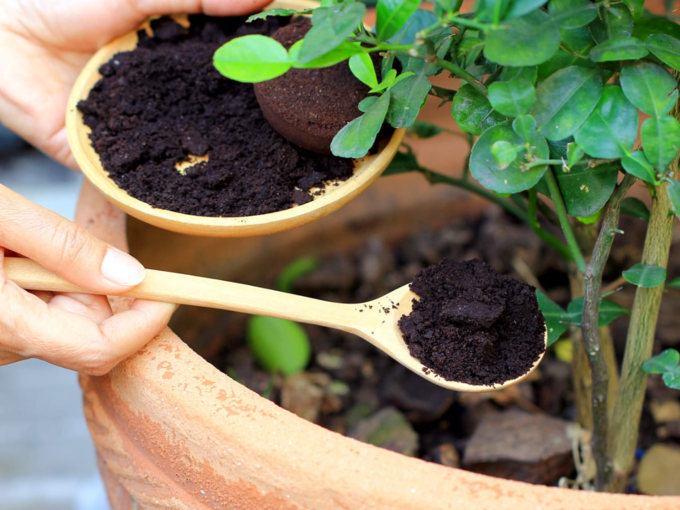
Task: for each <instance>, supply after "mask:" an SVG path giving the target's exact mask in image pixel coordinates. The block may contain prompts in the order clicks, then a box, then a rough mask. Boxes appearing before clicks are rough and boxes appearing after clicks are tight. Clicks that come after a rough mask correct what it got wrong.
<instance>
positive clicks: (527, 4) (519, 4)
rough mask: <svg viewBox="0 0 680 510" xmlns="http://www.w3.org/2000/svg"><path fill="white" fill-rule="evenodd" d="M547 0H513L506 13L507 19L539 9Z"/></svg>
mask: <svg viewBox="0 0 680 510" xmlns="http://www.w3.org/2000/svg"><path fill="white" fill-rule="evenodd" d="M546 2H547V0H511V2H510V6H509V7H508V10H507V12H506V13H505V19H510V18H518V17H519V16H524V15H525V14H528V13H530V12H531V11H533V10H534V9H538V8H539V7H540V6H542V5H543V4H544V3H546Z"/></svg>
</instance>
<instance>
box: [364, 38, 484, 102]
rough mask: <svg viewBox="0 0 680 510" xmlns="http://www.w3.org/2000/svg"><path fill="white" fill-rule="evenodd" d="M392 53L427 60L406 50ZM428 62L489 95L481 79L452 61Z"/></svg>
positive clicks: (438, 60) (439, 59)
mask: <svg viewBox="0 0 680 510" xmlns="http://www.w3.org/2000/svg"><path fill="white" fill-rule="evenodd" d="M376 48H377V46H376ZM371 51H374V48H371ZM392 53H393V54H394V55H395V56H397V57H410V58H417V59H419V60H427V59H426V57H425V56H421V55H411V53H409V52H408V51H402V50H396V51H393V52H392ZM428 63H430V64H433V65H436V66H439V67H441V68H442V69H446V70H447V71H448V72H449V73H451V74H452V75H453V76H457V77H458V78H461V79H463V80H465V81H466V82H468V83H469V84H470V85H472V86H473V87H474V88H475V90H477V92H479V93H480V94H482V95H483V96H484V97H487V96H488V95H489V93H488V91H487V90H486V87H485V86H484V84H483V83H482V82H481V81H479V80H478V79H477V78H475V77H474V76H472V75H471V74H470V73H468V72H467V71H465V70H464V69H463V68H462V67H459V66H457V65H456V64H454V63H453V62H448V61H446V60H444V59H441V58H437V59H436V60H434V61H433V62H429V61H428Z"/></svg>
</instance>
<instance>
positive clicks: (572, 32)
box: [560, 27, 595, 60]
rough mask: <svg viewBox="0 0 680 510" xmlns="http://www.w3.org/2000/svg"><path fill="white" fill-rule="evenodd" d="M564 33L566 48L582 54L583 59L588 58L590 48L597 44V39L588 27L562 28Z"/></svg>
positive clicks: (563, 39) (563, 41)
mask: <svg viewBox="0 0 680 510" xmlns="http://www.w3.org/2000/svg"><path fill="white" fill-rule="evenodd" d="M560 34H561V35H562V44H563V45H564V47H565V48H567V49H569V50H570V51H572V52H573V53H576V54H577V55H579V56H581V59H583V60H586V59H587V56H586V55H587V54H588V52H589V51H590V49H591V48H592V47H593V46H595V39H593V34H591V33H590V30H588V27H581V28H572V29H565V28H562V29H560Z"/></svg>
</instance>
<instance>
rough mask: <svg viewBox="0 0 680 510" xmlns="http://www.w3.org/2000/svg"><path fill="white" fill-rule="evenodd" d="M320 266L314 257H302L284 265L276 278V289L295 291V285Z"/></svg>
mask: <svg viewBox="0 0 680 510" xmlns="http://www.w3.org/2000/svg"><path fill="white" fill-rule="evenodd" d="M317 267H319V261H318V260H317V259H315V258H312V257H301V258H299V259H296V260H294V261H293V262H291V263H290V264H288V265H287V266H286V267H284V268H283V269H282V270H281V272H280V273H279V275H278V276H277V278H276V290H279V291H281V292H293V285H294V284H295V282H296V281H297V280H299V279H300V278H302V277H303V276H305V275H307V274H309V273H311V272H313V271H314V270H315V269H316V268H317Z"/></svg>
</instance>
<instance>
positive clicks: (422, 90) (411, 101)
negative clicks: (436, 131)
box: [387, 74, 432, 128]
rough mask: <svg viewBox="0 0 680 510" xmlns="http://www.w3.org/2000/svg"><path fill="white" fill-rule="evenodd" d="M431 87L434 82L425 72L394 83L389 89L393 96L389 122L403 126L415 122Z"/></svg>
mask: <svg viewBox="0 0 680 510" xmlns="http://www.w3.org/2000/svg"><path fill="white" fill-rule="evenodd" d="M431 88H432V84H431V83H430V80H428V79H427V76H425V75H424V74H415V75H412V76H409V77H407V78H406V79H404V80H402V81H400V82H399V83H397V84H396V85H394V86H393V87H392V88H391V89H390V90H389V93H390V94H391V96H392V97H391V99H390V108H389V110H388V111H387V122H389V124H390V126H392V127H395V128H402V127H407V126H410V125H411V124H413V122H414V121H415V120H416V117H417V116H418V114H419V113H420V109H421V108H422V107H423V105H424V104H425V100H426V99H427V93H428V92H429V91H430V89H431Z"/></svg>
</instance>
